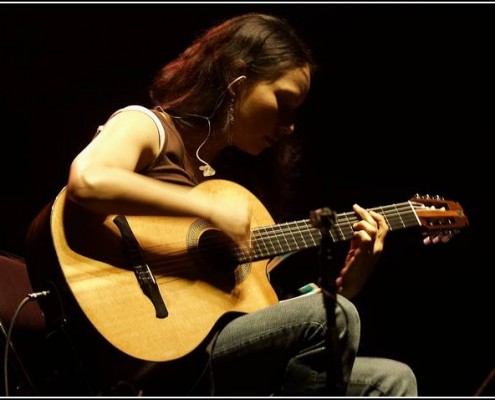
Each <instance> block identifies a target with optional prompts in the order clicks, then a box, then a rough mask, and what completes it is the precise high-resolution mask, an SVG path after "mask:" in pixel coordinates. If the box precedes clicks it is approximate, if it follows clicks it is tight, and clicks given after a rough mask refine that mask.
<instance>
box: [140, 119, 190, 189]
mask: <svg viewBox="0 0 495 400" xmlns="http://www.w3.org/2000/svg"><path fill="white" fill-rule="evenodd" d="M151 111H152V112H153V113H154V114H155V115H156V116H157V117H158V118H159V119H160V121H161V123H162V125H163V127H164V129H165V143H164V145H163V147H162V151H161V152H160V154H159V155H158V156H157V157H156V159H155V161H154V162H153V163H152V164H151V165H150V166H149V167H148V169H147V170H146V171H145V174H146V175H147V176H150V177H153V178H156V179H158V180H161V181H167V182H171V183H178V184H181V185H188V186H195V185H196V184H197V183H198V182H197V180H196V178H195V177H194V173H193V172H192V165H191V162H190V161H189V158H188V156H187V153H186V147H185V145H184V142H183V141H182V138H181V137H180V135H179V133H178V132H177V130H176V129H175V127H174V125H173V124H172V123H171V122H170V121H168V120H167V118H165V116H164V115H163V113H161V112H159V111H158V110H151Z"/></svg>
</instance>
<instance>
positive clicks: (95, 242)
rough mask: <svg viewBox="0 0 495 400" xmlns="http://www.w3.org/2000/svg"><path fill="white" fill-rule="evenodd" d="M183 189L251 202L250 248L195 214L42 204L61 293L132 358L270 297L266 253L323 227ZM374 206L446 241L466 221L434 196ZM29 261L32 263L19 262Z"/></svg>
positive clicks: (310, 237)
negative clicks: (277, 218)
mask: <svg viewBox="0 0 495 400" xmlns="http://www.w3.org/2000/svg"><path fill="white" fill-rule="evenodd" d="M192 190H200V191H204V193H218V194H222V195H224V196H231V195H236V196H237V195H238V194H239V193H241V194H243V195H245V196H247V197H248V198H249V199H250V202H251V205H252V210H253V213H252V221H251V222H252V232H251V242H250V251H249V252H246V251H243V250H241V249H240V248H238V247H236V246H235V245H233V243H232V242H230V241H229V240H228V239H227V238H226V236H225V235H223V234H222V233H221V232H220V231H219V230H218V229H215V227H213V226H212V225H211V224H209V223H208V222H207V221H205V220H202V219H198V218H193V217H160V216H123V215H106V216H101V215H96V214H92V213H90V212H88V211H87V210H84V209H82V208H80V207H78V206H76V205H74V204H73V203H72V202H66V190H65V188H64V189H62V191H61V192H60V193H59V195H58V196H57V198H56V199H55V200H54V202H53V204H52V206H51V209H50V212H49V230H50V235H49V236H50V238H49V240H48V242H50V245H51V246H52V249H51V250H52V251H53V252H54V253H55V255H56V259H57V264H58V266H57V268H60V270H61V272H62V276H63V278H64V280H65V284H66V285H67V286H68V288H69V289H70V290H69V291H68V292H69V293H70V294H71V295H72V296H73V298H74V299H75V300H76V301H77V303H78V305H79V306H80V308H81V309H82V311H83V312H84V314H85V316H86V317H87V319H88V320H89V321H90V323H91V324H92V325H93V326H94V327H95V328H96V330H97V331H98V332H99V333H100V334H101V335H102V336H103V337H104V338H105V339H107V341H108V342H110V343H111V344H112V345H113V346H115V347H116V348H117V349H119V350H121V351H122V352H124V353H126V354H128V355H130V356H132V357H136V358H138V359H142V360H147V361H171V360H175V359H178V358H181V357H183V356H185V355H187V354H189V353H190V352H192V351H193V350H194V349H195V348H196V347H197V346H198V345H199V344H201V343H202V342H203V341H204V340H205V338H206V337H207V336H208V335H209V333H210V332H211V330H212V328H213V327H214V326H215V324H216V323H217V321H218V320H219V319H220V318H221V317H223V316H225V315H227V314H230V313H250V312H253V311H256V310H259V309H261V308H264V307H267V306H270V305H272V304H274V303H276V302H277V301H278V299H277V295H276V293H275V291H274V288H273V287H272V286H271V285H270V281H269V273H268V271H267V264H268V261H269V259H270V258H272V257H274V256H277V255H282V254H285V253H288V252H294V251H298V250H302V249H307V248H310V247H314V246H318V245H319V244H320V242H321V238H322V231H321V230H320V229H319V228H316V227H315V226H314V224H313V223H312V221H311V220H310V219H303V220H299V221H293V222H285V223H280V224H275V223H274V221H273V219H272V217H271V216H270V214H269V213H268V211H267V210H266V208H265V207H264V206H263V205H262V204H261V202H260V201H259V200H258V199H257V198H256V197H255V196H254V195H253V194H252V193H251V192H249V191H248V190H246V189H245V188H243V187H242V186H240V185H238V184H235V183H233V182H230V181H225V180H210V181H206V182H204V183H202V184H200V185H198V186H196V187H195V188H193V189H192ZM373 210H374V211H376V212H378V213H380V214H381V215H383V216H384V217H385V220H386V221H387V224H388V225H389V228H390V231H395V230H399V229H403V228H410V227H418V228H420V229H421V230H422V231H423V232H424V234H425V235H426V238H427V239H428V240H433V241H441V240H443V241H445V240H446V239H448V238H449V237H451V236H452V234H453V233H456V232H458V231H459V230H460V229H461V228H463V227H465V226H466V225H467V224H468V220H467V217H466V215H465V214H464V212H463V209H462V207H461V206H460V205H459V204H458V203H456V202H453V201H448V200H444V199H440V198H433V197H425V198H420V197H414V198H411V199H410V200H409V201H405V202H403V203H399V204H390V205H386V206H380V207H376V208H373ZM356 221H358V216H357V215H356V214H355V213H354V212H353V211H351V212H344V213H338V214H336V216H335V222H334V223H333V224H332V226H331V227H330V229H329V234H330V236H331V239H332V240H333V241H334V242H339V241H346V240H349V239H351V238H352V237H353V233H354V231H353V228H352V225H353V223H355V222H356ZM38 267H39V266H37V265H36V262H35V261H33V262H32V263H31V265H29V266H28V269H29V270H32V269H36V268H38ZM59 272H60V271H59Z"/></svg>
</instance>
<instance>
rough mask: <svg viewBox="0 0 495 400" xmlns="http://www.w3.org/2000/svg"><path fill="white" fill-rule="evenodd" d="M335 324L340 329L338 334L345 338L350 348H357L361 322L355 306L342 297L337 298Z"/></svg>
mask: <svg viewBox="0 0 495 400" xmlns="http://www.w3.org/2000/svg"><path fill="white" fill-rule="evenodd" d="M336 313H337V324H338V325H339V327H341V329H340V330H339V331H340V334H341V335H346V336H347V341H348V342H349V343H350V344H351V346H353V347H355V348H356V349H357V347H358V346H359V340H360V334H361V320H360V318H359V312H358V310H357V308H356V306H355V305H354V304H353V303H352V302H351V301H349V300H348V299H346V298H345V297H343V296H340V295H338V296H337V309H336Z"/></svg>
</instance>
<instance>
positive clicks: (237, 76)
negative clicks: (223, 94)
mask: <svg viewBox="0 0 495 400" xmlns="http://www.w3.org/2000/svg"><path fill="white" fill-rule="evenodd" d="M246 70H247V66H246V62H245V61H244V60H243V59H241V58H238V59H236V60H235V61H234V65H233V68H232V71H235V72H233V73H232V74H233V75H232V78H231V80H230V83H229V84H228V86H227V89H228V91H229V94H230V95H231V96H235V94H236V92H237V91H238V90H237V88H238V87H239V83H240V82H243V81H244V80H245V79H246V77H247V75H246Z"/></svg>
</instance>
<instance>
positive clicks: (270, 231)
mask: <svg viewBox="0 0 495 400" xmlns="http://www.w3.org/2000/svg"><path fill="white" fill-rule="evenodd" d="M371 210H373V211H375V212H377V213H379V214H381V215H382V216H383V217H384V218H385V221H386V222H387V224H388V227H389V229H390V230H398V229H404V228H409V227H414V226H420V225H421V221H420V220H419V218H418V216H417V214H416V211H415V206H414V203H412V202H410V201H407V202H403V203H398V204H392V205H388V206H381V207H375V208H371ZM359 220H360V218H359V217H358V216H357V215H356V213H355V212H354V211H351V212H345V213H340V214H337V215H336V218H335V223H334V224H333V225H332V226H331V228H330V229H329V234H330V237H331V238H332V241H333V242H334V243H336V242H341V241H346V240H350V239H352V237H353V236H354V229H353V227H352V226H353V224H354V223H356V222H358V221H359ZM321 237H322V233H321V231H320V230H319V229H318V228H315V227H314V226H313V224H312V223H311V221H310V219H303V220H300V221H293V222H285V223H281V224H275V225H270V226H260V227H257V228H255V229H253V230H252V231H251V247H252V249H251V254H250V255H245V254H243V253H241V252H239V253H238V260H239V262H240V263H244V262H250V261H256V260H261V259H266V258H271V257H274V256H277V255H280V254H285V253H289V252H292V251H297V250H303V249H308V248H311V247H316V246H318V245H319V244H320V241H321Z"/></svg>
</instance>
